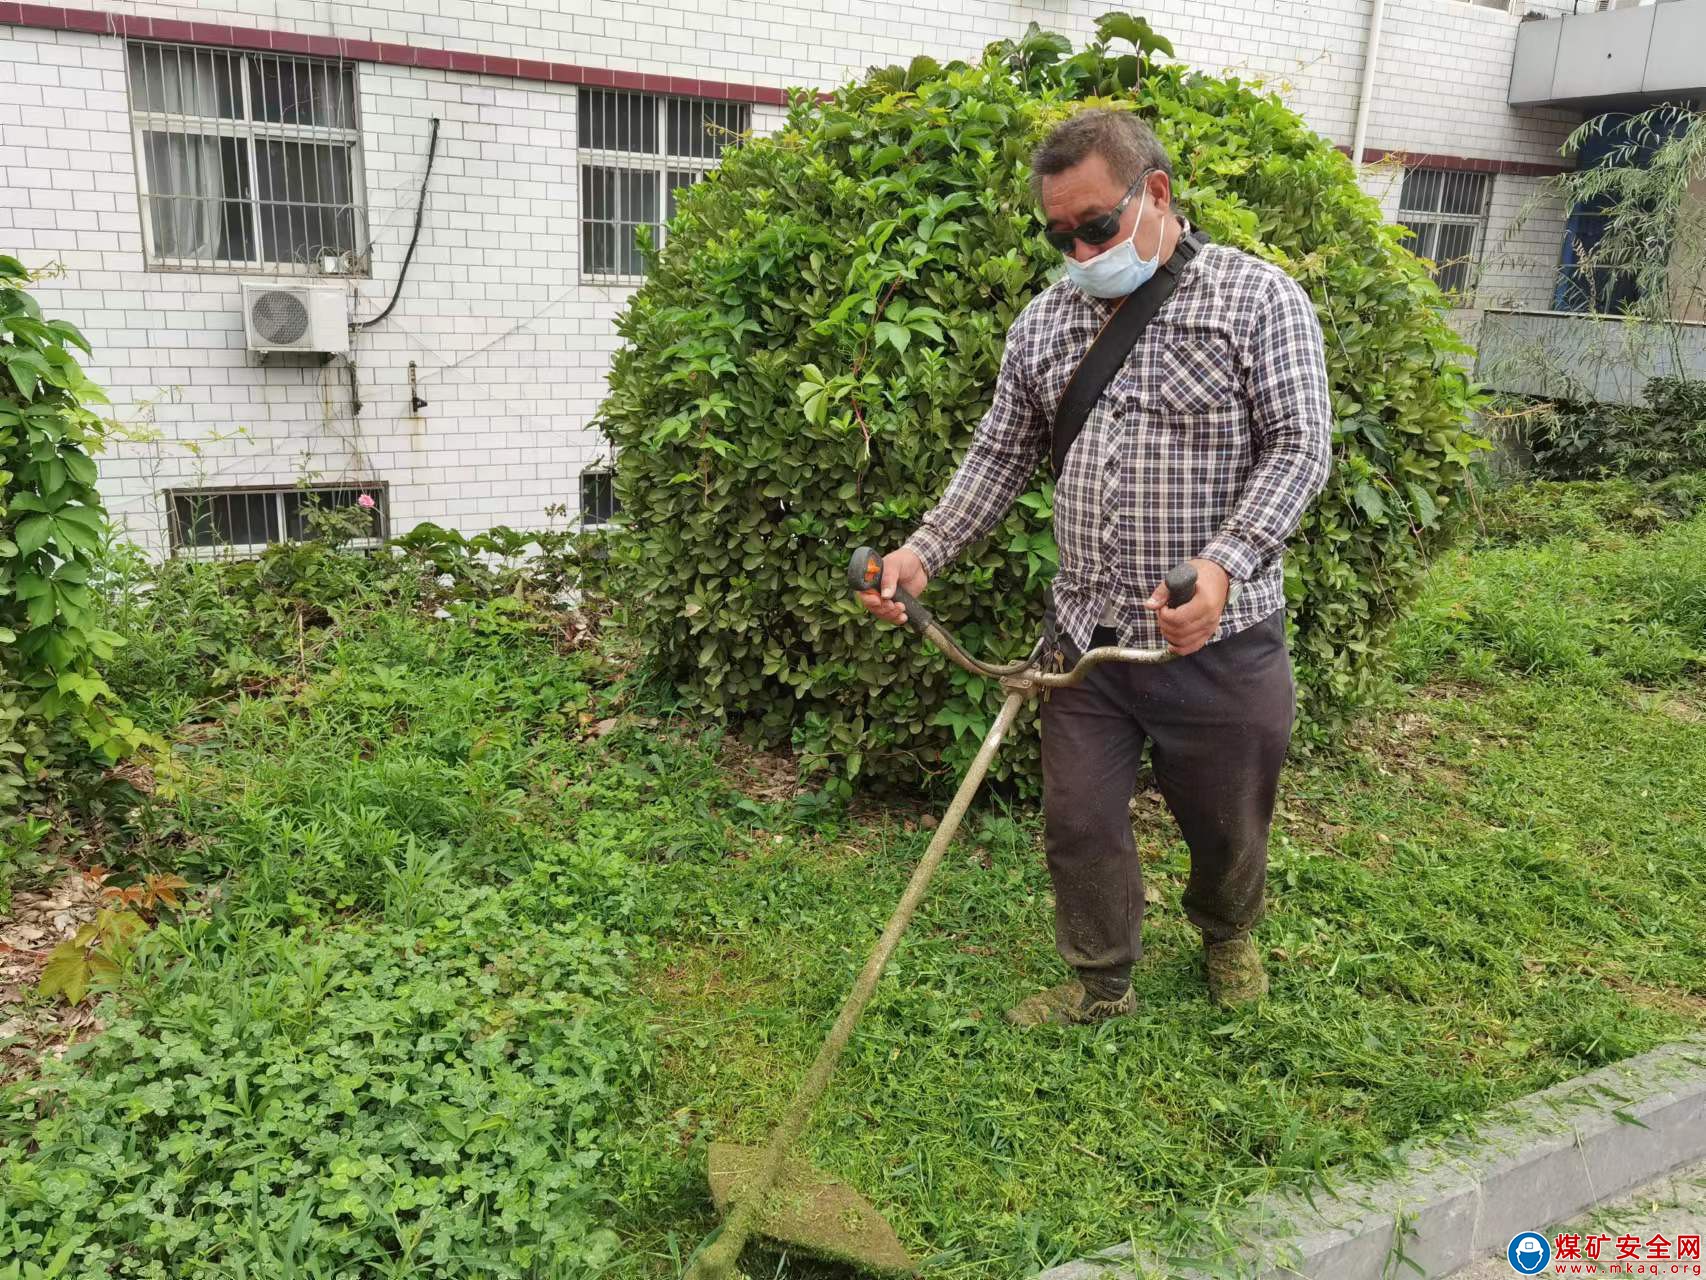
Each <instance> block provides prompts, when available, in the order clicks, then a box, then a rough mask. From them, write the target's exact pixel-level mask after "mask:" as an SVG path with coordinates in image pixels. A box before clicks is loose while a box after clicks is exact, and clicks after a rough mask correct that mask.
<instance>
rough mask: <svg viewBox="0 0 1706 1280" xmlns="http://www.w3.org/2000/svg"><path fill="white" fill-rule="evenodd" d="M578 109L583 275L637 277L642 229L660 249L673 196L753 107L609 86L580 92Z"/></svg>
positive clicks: (731, 139)
mask: <svg viewBox="0 0 1706 1280" xmlns="http://www.w3.org/2000/svg"><path fill="white" fill-rule="evenodd" d="M577 107H578V112H577V114H578V138H579V142H580V151H581V166H580V181H581V266H582V274H583V275H585V276H587V277H590V278H608V279H612V280H637V279H640V278H642V277H643V276H644V274H645V260H644V258H643V257H642V256H641V254H640V249H639V243H638V238H637V232H638V231H639V229H640V228H641V227H648V228H650V229H651V233H652V243H653V244H655V245H657V246H659V247H660V248H661V247H662V245H663V240H664V236H665V234H666V224H667V223H668V222H669V220H670V219H671V218H673V217H674V216H675V200H676V193H677V192H678V191H680V190H681V188H683V187H690V186H692V185H693V184H694V183H695V182H697V181H699V179H700V178H702V177H704V175H705V174H706V173H708V172H709V171H710V170H711V169H714V168H715V167H716V165H717V161H718V159H719V158H720V157H721V156H722V154H723V151H724V149H725V148H726V147H730V146H734V145H736V143H738V141H739V140H740V138H741V137H742V135H744V134H745V133H746V132H747V131H748V130H749V129H750V128H751V127H752V108H751V107H749V106H748V105H746V104H745V103H740V102H707V101H702V100H700V99H697V98H662V97H659V96H657V95H656V94H649V93H622V92H618V91H616V90H609V89H583V90H581V92H580V95H579V98H578V100H577Z"/></svg>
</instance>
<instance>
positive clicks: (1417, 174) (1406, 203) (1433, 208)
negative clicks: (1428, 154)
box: [1398, 169, 1445, 213]
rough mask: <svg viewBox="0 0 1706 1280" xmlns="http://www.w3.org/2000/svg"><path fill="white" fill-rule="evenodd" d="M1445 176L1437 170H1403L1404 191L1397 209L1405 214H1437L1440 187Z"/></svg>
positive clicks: (1399, 198)
mask: <svg viewBox="0 0 1706 1280" xmlns="http://www.w3.org/2000/svg"><path fill="white" fill-rule="evenodd" d="M1444 177H1445V175H1444V174H1443V173H1442V172H1441V171H1440V170H1438V169H1406V170H1404V189H1403V191H1402V193H1401V194H1400V195H1399V197H1398V207H1399V208H1401V209H1402V210H1404V212H1405V213H1438V212H1439V197H1440V190H1439V189H1440V185H1441V181H1442V179H1443V178H1444Z"/></svg>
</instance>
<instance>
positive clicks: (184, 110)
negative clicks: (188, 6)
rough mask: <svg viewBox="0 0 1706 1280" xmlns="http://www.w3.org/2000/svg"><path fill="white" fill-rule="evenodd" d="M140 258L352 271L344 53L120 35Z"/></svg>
mask: <svg viewBox="0 0 1706 1280" xmlns="http://www.w3.org/2000/svg"><path fill="white" fill-rule="evenodd" d="M125 67H126V81H127V83H128V85H129V89H130V114H131V127H132V130H133V133H134V140H135V146H136V172H137V179H138V185H139V190H138V196H139V198H140V200H141V202H142V226H143V237H144V245H145V249H146V252H147V259H148V264H149V266H151V267H154V268H163V269H173V268H175V269H180V270H186V269H187V270H209V269H226V270H252V269H254V268H256V267H275V268H276V267H287V268H297V269H307V268H311V267H312V268H319V267H321V266H322V263H323V261H324V259H326V258H334V259H337V260H338V264H339V265H338V269H339V270H344V271H354V270H362V269H365V256H366V245H367V216H366V210H365V208H364V206H363V201H362V188H363V181H362V169H361V132H360V120H359V117H358V111H357V102H356V88H355V66H354V64H353V63H347V62H339V61H329V60H326V59H320V58H297V57H289V56H284V55H279V54H265V53H246V52H240V51H236V50H228V49H210V48H205V47H202V46H197V45H173V44H153V43H143V42H134V41H133V42H132V43H130V44H129V46H128V47H127V52H126V58H125Z"/></svg>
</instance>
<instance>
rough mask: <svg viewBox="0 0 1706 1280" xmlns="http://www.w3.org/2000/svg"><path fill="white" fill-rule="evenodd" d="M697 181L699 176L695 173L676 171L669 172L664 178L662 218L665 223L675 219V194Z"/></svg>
mask: <svg viewBox="0 0 1706 1280" xmlns="http://www.w3.org/2000/svg"><path fill="white" fill-rule="evenodd" d="M697 181H699V175H698V174H697V173H692V172H683V171H681V170H677V169H672V170H670V172H669V173H668V174H666V175H665V176H664V187H665V192H664V196H665V199H664V210H663V217H664V221H665V222H668V221H669V220H670V219H672V218H674V217H675V193H676V192H677V191H679V190H681V188H683V187H691V186H692V185H693V184H694V183H695V182H697Z"/></svg>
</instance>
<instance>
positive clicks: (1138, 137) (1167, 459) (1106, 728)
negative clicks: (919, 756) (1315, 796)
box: [861, 109, 1332, 1025]
mask: <svg viewBox="0 0 1706 1280" xmlns="http://www.w3.org/2000/svg"><path fill="white" fill-rule="evenodd" d="M1171 175H1172V168H1171V165H1170V163H1169V161H1168V158H1167V155H1166V153H1165V152H1164V151H1163V149H1162V147H1161V145H1160V143H1159V142H1158V141H1157V140H1156V138H1155V135H1154V134H1153V133H1152V132H1151V131H1150V130H1149V128H1148V127H1147V126H1146V125H1144V124H1143V123H1142V121H1141V120H1139V119H1138V118H1137V116H1136V115H1134V114H1132V113H1130V112H1126V111H1116V110H1102V109H1096V110H1088V111H1084V112H1081V113H1079V114H1078V115H1076V116H1074V117H1072V118H1071V119H1069V120H1067V121H1065V122H1064V123H1063V124H1061V125H1060V126H1059V127H1057V128H1056V129H1055V130H1054V131H1053V132H1052V133H1050V134H1049V136H1048V137H1047V138H1046V139H1045V140H1044V141H1043V143H1042V145H1041V146H1039V147H1038V148H1037V150H1036V152H1035V154H1034V155H1033V157H1032V182H1033V187H1034V191H1035V194H1036V195H1037V197H1038V200H1039V203H1040V205H1041V209H1042V218H1043V220H1044V222H1045V223H1046V228H1047V229H1046V231H1045V232H1044V234H1045V235H1046V237H1047V239H1048V240H1049V242H1050V243H1051V244H1053V245H1054V246H1055V247H1056V248H1057V249H1060V250H1061V251H1062V252H1063V253H1064V254H1065V258H1066V261H1065V267H1066V274H1065V277H1064V278H1063V279H1061V280H1059V281H1057V282H1056V283H1055V284H1053V285H1051V286H1050V287H1049V288H1048V289H1045V290H1044V291H1043V292H1042V293H1041V294H1039V295H1038V296H1037V297H1036V298H1035V299H1033V300H1032V301H1031V303H1030V305H1029V306H1027V307H1026V308H1025V310H1024V311H1023V312H1022V313H1021V314H1020V316H1019V317H1018V319H1017V320H1015V321H1014V323H1013V325H1012V327H1011V328H1010V329H1009V331H1008V334H1007V347H1006V351H1005V353H1004V355H1003V357H1002V363H1001V371H1000V375H999V377H998V380H997V383H996V388H995V396H994V401H993V403H992V404H991V406H990V408H989V411H988V413H987V414H986V415H985V416H984V419H983V421H982V423H981V424H980V425H979V427H978V430H977V434H976V436H975V438H974V440H973V442H972V445H971V448H970V450H969V451H968V452H967V454H966V457H965V460H964V461H963V462H962V463H961V465H960V467H959V470H958V471H957V472H956V473H955V475H954V478H953V480H952V481H951V482H950V484H949V485H948V489H947V492H946V493H944V494H943V496H942V500H941V501H940V502H939V503H938V504H937V505H936V507H935V508H934V509H932V510H931V511H930V512H928V513H927V514H926V515H925V517H924V519H923V522H922V523H921V525H920V526H919V528H918V530H917V531H916V532H915V533H914V534H913V535H912V536H911V537H910V538H909V539H908V540H907V542H906V544H905V545H904V546H903V547H901V548H900V549H899V550H897V551H894V552H891V553H890V554H888V555H886V556H884V558H883V581H882V586H881V590H880V592H866V593H864V594H863V595H862V596H861V599H862V600H863V602H864V604H865V607H866V608H867V609H869V610H870V611H871V612H872V613H873V614H875V615H876V616H877V617H879V618H882V619H884V620H886V621H888V622H891V623H896V624H898V623H901V622H902V621H904V613H903V611H902V610H901V608H900V606H898V605H897V604H895V603H894V601H893V599H892V596H893V593H894V588H895V587H896V585H899V586H902V587H905V588H906V589H907V590H909V591H911V592H912V593H913V594H914V595H918V594H920V593H921V592H923V590H924V588H925V585H926V583H927V582H928V581H929V579H930V578H931V577H932V576H934V575H935V574H937V573H940V572H941V571H942V569H943V568H944V567H945V566H946V565H947V564H948V563H949V562H950V561H951V560H952V559H953V558H954V557H955V556H956V555H958V554H959V553H960V551H961V550H963V549H964V548H965V547H967V546H968V545H970V544H971V543H973V542H975V541H977V540H978V539H980V538H982V537H983V536H985V535H986V534H987V533H989V531H990V530H991V529H992V528H994V526H995V525H996V524H997V523H998V522H999V521H1000V520H1001V518H1002V517H1003V516H1004V515H1005V514H1006V512H1007V510H1008V508H1009V507H1010V506H1011V505H1012V503H1013V501H1014V499H1016V498H1017V497H1018V496H1019V494H1021V493H1022V492H1024V491H1025V490H1026V488H1028V487H1029V486H1030V484H1031V483H1032V480H1033V477H1034V475H1035V472H1036V468H1037V464H1038V463H1039V461H1040V460H1041V459H1042V458H1043V457H1044V456H1045V455H1047V454H1048V453H1049V450H1050V444H1051V426H1052V424H1054V423H1055V422H1056V420H1057V411H1058V410H1060V408H1061V405H1062V398H1063V393H1064V391H1065V389H1066V387H1067V385H1068V383H1069V382H1070V381H1072V379H1073V377H1074V374H1075V371H1076V370H1077V368H1078V366H1079V363H1080V361H1081V360H1082V359H1083V358H1084V356H1085V353H1086V351H1088V350H1089V349H1090V347H1091V344H1092V343H1093V342H1095V341H1096V340H1097V337H1098V334H1099V333H1101V332H1102V330H1103V327H1104V325H1106V324H1107V323H1108V321H1109V319H1110V317H1111V316H1113V315H1114V313H1115V311H1116V309H1117V308H1119V307H1121V306H1122V305H1124V304H1126V303H1127V302H1130V303H1133V304H1135V303H1138V302H1139V301H1141V300H1143V299H1145V298H1146V297H1150V298H1153V297H1161V296H1164V298H1165V300H1164V301H1162V302H1161V303H1160V308H1159V310H1158V311H1155V312H1154V313H1153V315H1152V316H1151V318H1150V319H1149V321H1148V323H1147V325H1146V326H1143V327H1142V328H1141V329H1140V330H1135V331H1137V332H1138V336H1137V338H1136V341H1135V345H1133V346H1132V347H1131V349H1130V352H1129V354H1128V355H1126V356H1125V358H1124V362H1123V364H1120V365H1119V366H1118V368H1117V369H1116V370H1115V371H1114V372H1113V373H1112V375H1111V378H1110V380H1109V381H1108V382H1107V384H1106V386H1105V388H1104V389H1103V390H1102V392H1101V394H1100V396H1099V398H1097V399H1096V401H1095V403H1094V405H1093V406H1092V407H1091V408H1090V409H1089V412H1088V416H1087V417H1082V418H1081V419H1080V420H1081V421H1082V426H1081V428H1079V431H1078V435H1077V436H1076V438H1075V439H1074V440H1073V442H1072V444H1071V446H1070V450H1069V451H1068V452H1067V453H1066V454H1065V457H1064V463H1063V464H1060V471H1059V475H1058V477H1057V480H1056V485H1055V497H1054V520H1055V540H1056V543H1057V544H1058V546H1059V549H1060V569H1059V572H1058V574H1057V576H1056V577H1055V579H1054V583H1053V586H1052V589H1051V596H1052V598H1051V601H1050V605H1049V610H1048V623H1047V626H1048V634H1049V635H1050V636H1051V637H1052V643H1054V645H1055V646H1056V648H1057V649H1058V650H1059V653H1060V656H1061V660H1062V661H1063V662H1064V663H1065V664H1066V665H1068V666H1070V665H1071V664H1072V663H1074V662H1076V661H1077V658H1078V656H1079V654H1080V653H1082V652H1084V651H1086V650H1088V649H1090V648H1094V647H1096V646H1099V645H1112V644H1119V645H1128V646H1136V647H1157V646H1159V645H1161V644H1163V643H1165V644H1166V645H1168V646H1169V647H1170V648H1172V650H1173V651H1174V652H1175V653H1177V654H1179V655H1181V656H1180V657H1178V658H1176V659H1175V660H1174V661H1172V662H1170V663H1165V664H1162V665H1159V666H1134V665H1125V664H1117V663H1110V664H1106V665H1103V666H1100V667H1097V668H1096V669H1095V670H1094V671H1093V672H1091V673H1090V675H1089V677H1088V678H1087V679H1086V680H1085V682H1084V683H1083V684H1082V685H1080V686H1078V687H1076V688H1071V689H1059V690H1055V691H1054V692H1053V693H1052V694H1051V695H1050V697H1049V698H1048V699H1047V700H1046V701H1045V702H1044V703H1043V705H1042V749H1043V810H1044V844H1045V848H1046V851H1047V857H1048V867H1049V874H1050V876H1051V878H1052V880H1053V882H1054V893H1055V943H1056V947H1057V949H1058V950H1059V952H1060V955H1061V958H1062V959H1063V960H1065V961H1066V963H1067V964H1068V965H1069V966H1071V967H1072V969H1073V970H1074V971H1075V972H1076V978H1075V980H1073V981H1070V982H1066V983H1062V984H1060V985H1058V986H1055V987H1052V988H1050V989H1049V990H1047V991H1044V992H1042V993H1041V994H1039V995H1036V996H1032V997H1031V998H1029V999H1028V1000H1026V1001H1024V1002H1023V1003H1022V1004H1020V1005H1019V1006H1018V1007H1017V1008H1015V1009H1013V1010H1011V1011H1010V1012H1009V1014H1008V1017H1009V1018H1010V1019H1011V1020H1013V1021H1014V1022H1017V1023H1020V1024H1021V1025H1036V1024H1039V1023H1085V1022H1096V1021H1100V1020H1102V1019H1105V1018H1109V1017H1115V1016H1119V1015H1121V1014H1125V1013H1129V1012H1131V1011H1132V1009H1133V1008H1134V1007H1135V1003H1136V1001H1135V998H1134V995H1133V992H1132V989H1131V969H1132V966H1133V964H1134V963H1135V962H1136V961H1137V959H1138V957H1139V954H1140V951H1141V926H1142V919H1143V908H1144V887H1143V875H1142V867H1141V865H1140V862H1139V859H1138V854H1137V849H1136V844H1135V842H1134V840H1133V838H1132V829H1131V820H1130V815H1129V811H1128V802H1129V799H1130V797H1131V794H1132V790H1133V787H1134V785H1135V782H1136V776H1137V769H1138V764H1139V759H1140V756H1141V752H1142V749H1143V746H1144V743H1145V742H1146V741H1147V742H1148V743H1149V744H1150V749H1151V761H1152V764H1153V766H1154V770H1155V778H1156V782H1157V784H1158V785H1159V787H1160V789H1161V793H1162V795H1163V797H1164V798H1165V799H1166V802H1167V806H1168V808H1169V809H1170V810H1171V812H1172V814H1173V817H1174V819H1175V820H1176V821H1177V822H1178V824H1179V828H1180V830H1181V832H1182V833H1183V835H1184V838H1185V841H1186V843H1187V844H1188V845H1189V846H1190V850H1191V874H1190V881H1189V884H1188V886H1187V888H1186V890H1185V894H1184V900H1183V906H1184V910H1185V914H1186V916H1187V918H1189V919H1190V921H1191V922H1192V923H1193V924H1194V925H1196V927H1197V928H1198V929H1199V930H1200V931H1201V933H1202V938H1203V947H1204V953H1205V961H1206V964H1205V968H1206V974H1207V979H1208V985H1209V993H1210V995H1211V997H1212V998H1213V999H1214V1000H1216V1001H1217V1002H1218V1003H1221V1004H1224V1005H1237V1004H1243V1003H1247V1002H1250V1001H1253V1000H1257V999H1260V998H1261V997H1262V996H1263V995H1264V994H1266V992H1267V989H1268V981H1267V975H1266V973H1265V972H1264V970H1263V966H1262V961H1261V956H1260V953H1259V952H1258V951H1257V949H1256V947H1255V944H1254V943H1253V942H1252V941H1251V937H1250V931H1251V928H1252V927H1253V926H1254V925H1255V923H1256V921H1257V918H1258V917H1259V916H1260V915H1261V912H1262V905H1263V895H1264V892H1265V885H1266V879H1267V844H1268V829H1269V825H1270V823H1271V820H1272V816H1273V807H1274V797H1275V792H1276V790H1277V787H1278V781H1279V772H1280V766H1281V763H1282V762H1283V760H1284V757H1285V752H1286V748H1287V746H1288V744H1289V742H1290V738H1291V728H1292V720H1293V716H1294V713H1295V707H1296V686H1295V684H1294V683H1293V680H1292V672H1291V660H1290V655H1289V654H1288V652H1287V650H1286V640H1285V609H1284V606H1285V592H1284V578H1283V570H1282V563H1281V562H1282V556H1283V553H1284V549H1285V543H1286V539H1287V538H1288V537H1289V536H1290V535H1291V533H1292V532H1293V531H1294V530H1295V529H1296V527H1297V524H1298V521H1299V520H1300V519H1301V518H1302V516H1303V513H1304V511H1305V509H1306V508H1307V507H1308V505H1309V503H1310V502H1311V501H1312V500H1313V499H1314V497H1315V495H1316V494H1317V493H1319V492H1320V490H1321V488H1322V486H1323V485H1324V484H1325V482H1326V479H1327V474H1328V468H1329V462H1330V458H1329V446H1330V439H1331V420H1332V412H1331V402H1330V399H1329V394H1328V385H1327V372H1326V366H1325V360H1324V355H1323V351H1322V343H1321V330H1320V326H1319V325H1318V323H1317V321H1316V318H1315V310H1314V307H1313V306H1312V304H1311V303H1310V301H1309V299H1308V297H1307V295H1306V294H1305V293H1304V292H1303V290H1302V289H1301V288H1299V287H1298V285H1297V284H1296V282H1294V281H1293V280H1292V279H1291V278H1290V277H1288V276H1287V275H1286V274H1285V273H1284V272H1283V271H1281V270H1279V269H1278V268H1277V267H1274V266H1272V265H1271V264H1268V263H1265V262H1263V261H1261V260H1260V259H1258V258H1255V257H1252V256H1251V255H1249V254H1245V253H1242V252H1239V251H1238V250H1235V249H1231V248H1227V247H1225V246H1221V245H1215V244H1211V243H1207V242H1206V241H1205V240H1204V239H1203V238H1202V237H1201V236H1200V235H1198V234H1197V233H1194V232H1192V231H1191V229H1190V228H1189V227H1187V226H1186V225H1185V224H1184V223H1183V222H1182V221H1181V219H1180V217H1179V215H1178V213H1177V211H1176V210H1175V209H1174V208H1173V204H1172V180H1171ZM1158 271H1159V272H1165V273H1168V274H1169V276H1170V277H1171V278H1170V279H1168V280H1165V281H1160V280H1157V282H1156V283H1157V284H1163V283H1164V284H1167V285H1169V286H1170V287H1171V292H1170V293H1165V294H1164V295H1162V294H1158V293H1156V292H1155V290H1154V288H1153V287H1152V288H1150V289H1149V290H1145V289H1144V286H1146V285H1148V284H1149V283H1150V281H1151V280H1152V278H1155V277H1156V273H1157V272H1158ZM1059 456H1060V455H1059V454H1058V452H1057V453H1056V459H1057V463H1058V462H1059ZM1185 559H1188V560H1190V562H1191V563H1192V564H1193V565H1195V566H1196V569H1197V574H1198V584H1199V585H1198V589H1197V593H1196V595H1195V597H1194V598H1193V599H1192V600H1191V601H1190V602H1189V603H1187V604H1185V605H1184V606H1182V607H1180V608H1172V607H1170V606H1169V605H1168V603H1167V588H1166V585H1165V583H1164V582H1163V578H1164V576H1165V575H1166V572H1167V570H1168V569H1170V568H1171V567H1172V566H1173V565H1175V564H1177V563H1178V562H1179V561H1180V560H1185Z"/></svg>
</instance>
